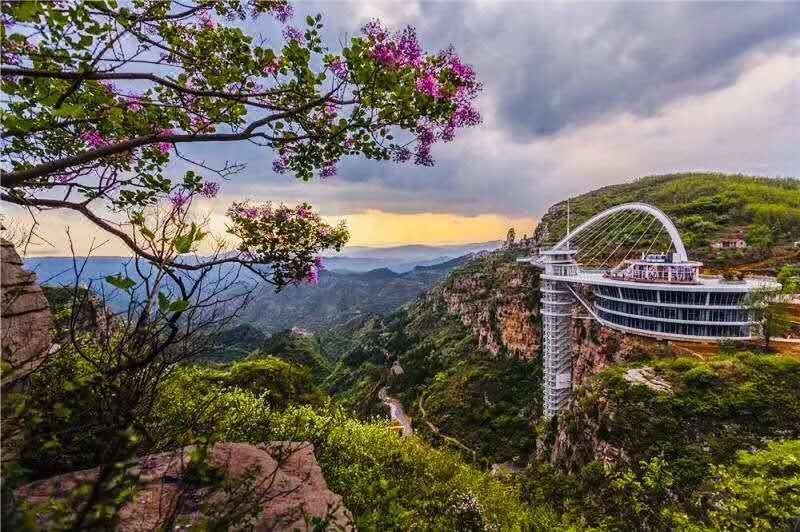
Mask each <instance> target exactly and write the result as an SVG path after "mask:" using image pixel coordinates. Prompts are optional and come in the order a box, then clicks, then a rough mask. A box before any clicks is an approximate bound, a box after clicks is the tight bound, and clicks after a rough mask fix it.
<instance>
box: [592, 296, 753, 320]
mask: <svg viewBox="0 0 800 532" xmlns="http://www.w3.org/2000/svg"><path fill="white" fill-rule="evenodd" d="M596 304H597V307H598V308H602V309H604V310H610V311H614V312H622V313H624V314H631V315H633V316H645V317H648V318H656V319H665V320H683V321H718V322H742V323H743V322H747V321H748V312H747V310H744V309H713V308H690V307H666V306H655V305H646V304H642V303H627V302H624V301H615V300H613V299H603V298H598V299H597V301H596Z"/></svg>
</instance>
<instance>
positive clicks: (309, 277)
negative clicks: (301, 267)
mask: <svg viewBox="0 0 800 532" xmlns="http://www.w3.org/2000/svg"><path fill="white" fill-rule="evenodd" d="M323 228H325V229H327V226H323V227H321V228H320V230H321V229H323ZM322 271H325V264H324V262H323V260H322V257H320V256H316V257H314V264H313V265H312V266H311V267H310V268H309V269H308V273H307V274H306V278H305V281H306V282H307V283H308V284H311V285H314V286H317V284H318V283H319V272H322Z"/></svg>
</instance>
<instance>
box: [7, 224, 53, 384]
mask: <svg viewBox="0 0 800 532" xmlns="http://www.w3.org/2000/svg"><path fill="white" fill-rule="evenodd" d="M0 262H2V265H0V271H1V272H2V304H1V305H0V329H1V330H2V346H3V348H2V349H3V361H4V362H6V363H8V364H9V365H10V366H11V371H10V372H8V374H6V372H4V375H7V376H4V378H3V386H6V385H8V384H9V383H12V382H18V381H19V380H20V379H23V378H24V377H25V376H27V375H28V374H29V373H30V372H31V371H33V370H34V369H35V368H36V367H37V366H38V365H39V363H40V362H41V361H42V359H43V358H44V357H45V356H46V355H47V350H48V349H49V347H50V343H51V336H50V329H51V327H52V325H53V321H52V316H51V314H50V308H49V306H48V304H47V299H46V298H45V297H44V294H43V293H42V289H41V287H40V286H39V285H38V284H37V283H36V275H35V274H33V273H31V272H29V271H26V270H25V269H23V268H22V259H21V258H20V256H19V254H18V253H17V251H16V250H15V249H14V246H13V244H11V242H9V241H7V240H5V239H2V240H0Z"/></svg>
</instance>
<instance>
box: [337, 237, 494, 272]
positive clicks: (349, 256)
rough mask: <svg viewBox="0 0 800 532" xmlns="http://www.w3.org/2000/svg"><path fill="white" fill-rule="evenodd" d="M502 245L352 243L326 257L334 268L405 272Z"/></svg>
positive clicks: (492, 242)
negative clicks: (378, 245)
mask: <svg viewBox="0 0 800 532" xmlns="http://www.w3.org/2000/svg"><path fill="white" fill-rule="evenodd" d="M502 245H503V241H502V240H493V241H490V242H479V243H473V244H455V245H444V246H428V245H418V244H413V245H405V246H393V247H366V246H348V247H346V248H344V249H343V250H342V251H341V252H340V253H336V254H328V255H325V259H326V264H327V267H328V269H329V270H332V271H343V270H348V271H354V272H364V271H369V270H374V269H377V268H388V269H390V270H392V271H395V272H398V273H403V272H408V271H411V270H413V269H414V268H415V267H416V266H432V265H435V264H440V263H442V262H446V261H448V260H452V259H455V258H457V257H463V256H464V255H469V254H470V253H478V252H480V251H485V250H488V251H493V250H495V249H497V248H499V247H500V246H502Z"/></svg>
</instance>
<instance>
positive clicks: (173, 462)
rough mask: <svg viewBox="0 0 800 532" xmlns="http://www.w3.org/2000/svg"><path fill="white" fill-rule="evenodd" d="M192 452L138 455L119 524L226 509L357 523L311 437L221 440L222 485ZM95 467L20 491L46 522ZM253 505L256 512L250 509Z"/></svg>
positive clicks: (165, 521)
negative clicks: (199, 469)
mask: <svg viewBox="0 0 800 532" xmlns="http://www.w3.org/2000/svg"><path fill="white" fill-rule="evenodd" d="M191 452H192V448H191V447H189V448H186V449H184V450H182V451H177V452H167V453H161V454H155V455H149V456H144V457H141V458H139V460H138V461H137V463H136V464H135V465H134V466H133V467H132V468H131V469H129V470H128V473H129V474H131V475H133V476H135V477H138V478H139V481H140V482H139V484H138V485H137V491H136V494H135V495H134V497H133V500H131V501H130V502H128V503H127V504H126V505H125V506H123V507H122V509H121V510H120V514H119V523H118V525H117V530H121V531H131V532H134V531H135V532H139V531H142V532H144V531H147V530H156V529H161V528H162V527H164V526H167V525H169V524H171V525H172V526H175V527H176V529H179V528H182V527H186V528H190V527H194V526H200V527H203V526H204V525H206V526H208V525H209V524H213V523H214V522H215V521H216V520H219V519H223V520H222V521H221V523H225V521H224V518H225V515H226V514H225V512H231V511H236V512H240V513H241V514H242V515H244V516H245V519H247V516H249V522H247V525H246V526H242V527H241V528H242V529H250V530H264V531H266V530H275V531H282V530H287V531H288V530H292V531H294V530H318V529H320V528H319V526H323V525H321V523H324V529H325V530H352V517H351V515H350V512H348V510H347V509H346V508H345V507H344V505H343V503H342V498H341V497H340V496H339V495H337V494H335V493H333V492H332V491H330V490H329V489H328V485H327V483H326V482H325V478H324V477H323V475H322V471H321V469H320V467H319V464H318V463H317V460H316V458H315V456H314V447H313V445H311V444H310V443H302V442H301V443H290V442H277V443H273V444H270V445H267V446H254V445H249V444H244V443H218V444H216V445H215V446H214V447H213V448H212V449H211V450H210V451H209V453H208V455H209V462H210V464H211V465H212V467H216V468H221V471H222V472H223V473H224V478H225V480H224V481H220V483H219V484H220V485H207V484H198V483H197V482H196V481H193V480H192V478H191V476H190V471H191V467H192V465H191V462H190V455H191ZM97 474H98V469H90V470H86V471H77V472H74V473H67V474H64V475H59V476H57V477H53V478H49V479H45V480H40V481H37V482H34V483H31V484H28V485H25V486H23V487H21V488H20V489H19V490H18V491H17V496H18V497H19V498H20V499H21V500H24V501H25V502H26V503H28V504H29V505H33V506H34V507H37V506H38V505H40V504H41V505H42V507H41V511H40V512H37V514H36V515H37V519H38V521H39V522H38V523H37V524H38V525H39V526H41V527H42V528H48V525H49V524H50V523H49V519H50V516H49V514H48V510H47V509H48V508H49V507H50V508H51V507H52V506H51V505H52V500H53V499H55V500H62V501H63V500H67V499H69V497H70V496H71V495H72V494H74V493H75V492H76V490H77V488H78V487H79V486H81V485H83V484H85V483H87V482H92V481H93V479H94V478H96V476H97ZM226 486H227V487H226ZM72 502H73V503H74V502H75V501H72ZM250 505H254V508H255V509H256V511H255V512H252V513H251V512H250V511H249V510H248V509H249V508H250ZM223 526H224V525H223ZM212 528H213V526H212Z"/></svg>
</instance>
